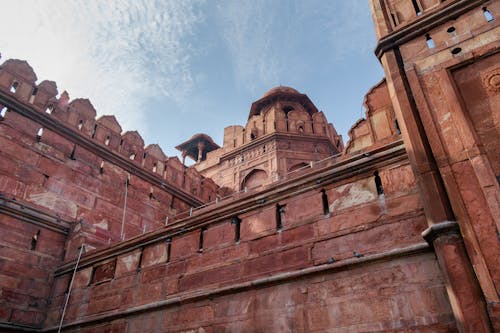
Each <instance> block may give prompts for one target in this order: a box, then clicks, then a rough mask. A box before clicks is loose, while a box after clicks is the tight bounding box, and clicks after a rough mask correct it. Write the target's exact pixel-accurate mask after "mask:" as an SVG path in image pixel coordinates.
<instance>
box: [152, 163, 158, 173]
mask: <svg viewBox="0 0 500 333" xmlns="http://www.w3.org/2000/svg"><path fill="white" fill-rule="evenodd" d="M157 169H158V167H157V166H156V163H154V164H153V172H156V170H157Z"/></svg>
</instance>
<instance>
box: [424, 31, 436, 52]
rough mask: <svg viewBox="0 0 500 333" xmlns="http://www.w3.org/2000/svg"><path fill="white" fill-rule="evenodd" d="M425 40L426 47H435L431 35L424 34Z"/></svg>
mask: <svg viewBox="0 0 500 333" xmlns="http://www.w3.org/2000/svg"><path fill="white" fill-rule="evenodd" d="M425 41H426V43H427V47H428V48H429V49H433V48H435V47H436V44H435V43H434V40H433V39H432V37H431V35H429V34H426V35H425Z"/></svg>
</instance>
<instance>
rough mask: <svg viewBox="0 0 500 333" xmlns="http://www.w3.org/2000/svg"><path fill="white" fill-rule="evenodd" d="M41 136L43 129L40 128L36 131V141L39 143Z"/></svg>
mask: <svg viewBox="0 0 500 333" xmlns="http://www.w3.org/2000/svg"><path fill="white" fill-rule="evenodd" d="M42 135H43V127H40V128H39V129H38V132H36V141H37V142H40V140H42Z"/></svg>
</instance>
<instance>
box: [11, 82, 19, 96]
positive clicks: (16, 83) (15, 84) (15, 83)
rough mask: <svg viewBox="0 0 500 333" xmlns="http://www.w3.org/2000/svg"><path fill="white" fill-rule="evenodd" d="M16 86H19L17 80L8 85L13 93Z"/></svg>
mask: <svg viewBox="0 0 500 333" xmlns="http://www.w3.org/2000/svg"><path fill="white" fill-rule="evenodd" d="M18 87H19V82H17V81H14V82H12V84H11V86H10V92H11V93H13V94H15V93H16V91H17V88H18Z"/></svg>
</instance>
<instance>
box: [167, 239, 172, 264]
mask: <svg viewBox="0 0 500 333" xmlns="http://www.w3.org/2000/svg"><path fill="white" fill-rule="evenodd" d="M166 242H167V262H170V250H171V249H172V238H171V237H168V238H167V239H166Z"/></svg>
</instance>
